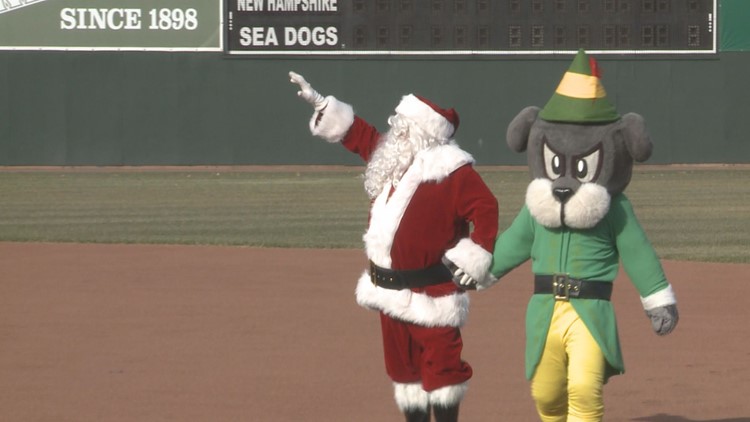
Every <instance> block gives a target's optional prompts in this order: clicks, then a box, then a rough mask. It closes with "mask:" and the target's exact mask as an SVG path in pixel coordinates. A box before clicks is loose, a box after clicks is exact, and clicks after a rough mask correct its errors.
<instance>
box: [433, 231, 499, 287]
mask: <svg viewBox="0 0 750 422" xmlns="http://www.w3.org/2000/svg"><path fill="white" fill-rule="evenodd" d="M445 257H446V258H448V259H449V260H451V262H453V263H454V264H456V265H457V266H458V268H460V269H461V270H463V272H465V273H466V274H468V275H470V276H471V278H473V279H474V280H476V281H477V283H479V284H486V283H489V280H487V278H488V277H491V276H490V275H489V269H490V265H491V264H492V254H491V253H489V251H487V250H486V249H484V248H483V247H481V246H479V245H478V244H476V243H474V241H473V240H471V239H470V238H468V237H466V238H463V239H461V240H460V241H459V242H458V244H457V245H456V246H455V247H453V248H451V249H448V250H447V251H446V252H445Z"/></svg>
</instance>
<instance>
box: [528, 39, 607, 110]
mask: <svg viewBox="0 0 750 422" xmlns="http://www.w3.org/2000/svg"><path fill="white" fill-rule="evenodd" d="M539 117H540V118H541V119H544V120H547V121H550V122H563V123H607V122H613V121H615V120H617V119H619V118H620V115H619V114H617V111H616V110H615V107H614V106H613V105H612V103H610V102H609V101H608V100H607V92H606V91H604V87H603V86H602V82H601V79H600V75H599V67H598V66H597V63H596V60H594V59H593V58H588V57H587V56H586V52H584V51H583V50H578V54H577V55H576V57H575V58H574V59H573V63H571V65H570V67H569V68H568V71H567V72H565V75H563V78H562V80H561V81H560V85H558V87H557V90H556V91H555V93H554V94H553V95H552V98H550V99H549V101H548V102H547V105H545V106H544V108H543V109H542V111H540V112H539Z"/></svg>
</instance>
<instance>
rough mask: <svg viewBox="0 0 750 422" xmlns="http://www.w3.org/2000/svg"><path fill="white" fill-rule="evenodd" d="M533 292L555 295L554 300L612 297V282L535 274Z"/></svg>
mask: <svg viewBox="0 0 750 422" xmlns="http://www.w3.org/2000/svg"><path fill="white" fill-rule="evenodd" d="M534 294H551V295H555V299H556V300H568V299H570V298H574V299H601V300H609V299H610V298H611V297H612V283H611V282H608V281H592V280H579V279H576V278H570V277H568V276H567V275H565V274H554V275H539V274H537V275H535V276H534Z"/></svg>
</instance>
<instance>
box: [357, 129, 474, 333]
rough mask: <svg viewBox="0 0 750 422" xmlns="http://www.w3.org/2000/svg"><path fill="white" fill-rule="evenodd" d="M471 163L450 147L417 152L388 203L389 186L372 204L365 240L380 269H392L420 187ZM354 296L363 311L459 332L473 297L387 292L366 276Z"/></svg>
mask: <svg viewBox="0 0 750 422" xmlns="http://www.w3.org/2000/svg"><path fill="white" fill-rule="evenodd" d="M472 161H473V159H472V157H471V155H469V154H468V153H466V152H465V151H463V150H461V149H460V148H459V147H458V146H456V145H455V144H452V143H451V144H445V145H440V146H436V147H433V148H430V149H427V150H424V151H420V152H419V153H417V155H416V157H415V158H414V162H413V163H412V165H411V166H410V167H409V169H408V170H407V171H406V173H404V175H403V177H402V178H401V181H400V182H399V183H398V186H397V187H396V189H395V191H394V192H393V194H392V195H391V196H390V198H388V193H389V189H390V186H386V188H385V189H384V190H383V192H382V193H381V194H380V195H379V196H378V197H377V198H375V201H374V202H373V205H372V209H371V212H370V227H369V228H368V229H367V232H366V233H365V234H364V236H363V240H364V242H365V250H366V252H367V257H368V258H369V259H370V260H371V261H372V262H374V263H375V264H376V265H378V266H380V267H383V268H392V267H391V265H392V261H391V247H392V246H393V240H394V237H395V235H396V232H397V230H398V227H399V224H400V223H401V218H402V217H403V216H404V213H405V212H406V208H407V207H408V206H409V202H411V198H412V196H413V195H414V192H415V191H416V190H417V188H418V187H419V185H420V184H421V183H423V182H428V181H437V182H439V181H441V180H443V179H444V178H446V177H448V176H449V175H450V174H451V173H452V172H453V171H455V170H456V169H457V168H459V167H461V166H463V165H465V164H468V163H471V162H472ZM356 296H357V303H359V304H360V305H361V306H363V307H365V308H368V309H373V310H377V311H382V312H384V313H385V314H386V315H389V316H391V317H393V318H396V319H400V320H402V321H407V322H411V323H414V324H419V325H423V326H428V327H437V326H451V327H460V326H462V325H463V324H464V323H465V322H466V317H467V315H468V312H469V296H468V295H467V294H466V293H464V292H460V293H459V292H457V293H454V294H450V295H448V296H442V297H431V296H428V295H426V294H424V293H414V292H412V291H411V290H390V289H384V288H382V287H377V286H374V285H373V284H372V282H371V281H370V276H369V275H368V273H367V272H365V273H364V274H363V275H362V276H361V277H360V279H359V282H358V283H357V290H356Z"/></svg>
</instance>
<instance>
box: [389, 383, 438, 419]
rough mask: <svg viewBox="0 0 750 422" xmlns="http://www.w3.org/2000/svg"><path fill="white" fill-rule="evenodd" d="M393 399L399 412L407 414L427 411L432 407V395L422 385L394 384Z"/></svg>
mask: <svg viewBox="0 0 750 422" xmlns="http://www.w3.org/2000/svg"><path fill="white" fill-rule="evenodd" d="M393 397H394V398H395V399H396V405H397V406H398V410H400V411H401V412H403V413H406V412H407V411H410V410H412V411H413V410H427V408H428V407H430V395H429V393H428V392H426V391H424V389H423V388H422V384H420V383H410V384H402V383H397V382H394V383H393Z"/></svg>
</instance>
